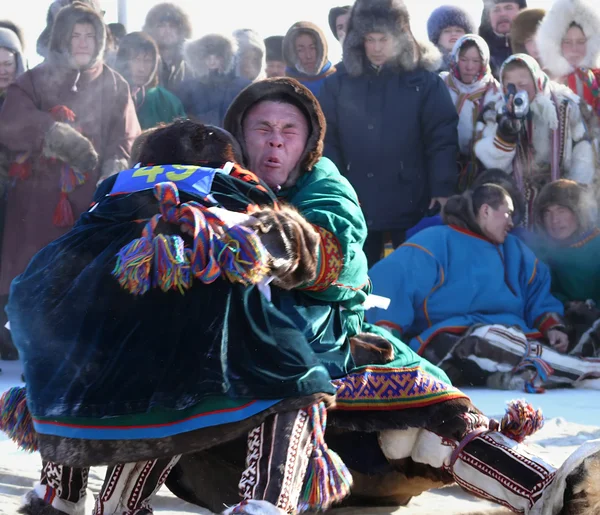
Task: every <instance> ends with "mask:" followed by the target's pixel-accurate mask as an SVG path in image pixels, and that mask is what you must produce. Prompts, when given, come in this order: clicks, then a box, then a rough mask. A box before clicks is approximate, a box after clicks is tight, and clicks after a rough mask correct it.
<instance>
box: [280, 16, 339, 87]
mask: <svg viewBox="0 0 600 515" xmlns="http://www.w3.org/2000/svg"><path fill="white" fill-rule="evenodd" d="M302 34H309V35H310V36H312V37H313V38H314V40H315V43H316V45H317V67H316V73H315V74H314V75H318V74H319V73H321V70H322V69H323V67H324V66H325V65H326V64H327V62H328V57H327V53H328V51H329V49H328V47H327V39H326V38H325V33H324V32H323V31H322V30H321V29H320V28H319V27H318V26H317V25H315V24H314V23H311V22H309V21H299V22H297V23H294V24H293V25H292V26H291V27H290V28H289V30H288V31H287V34H286V35H285V37H284V38H283V59H284V61H285V64H286V65H287V66H288V67H289V68H292V69H294V70H298V71H300V72H302V73H306V72H305V71H304V70H302V69H301V68H300V67H299V62H298V57H297V56H296V48H295V44H296V38H297V37H298V36H300V35H302Z"/></svg>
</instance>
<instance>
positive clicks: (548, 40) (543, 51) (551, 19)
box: [537, 0, 600, 78]
mask: <svg viewBox="0 0 600 515" xmlns="http://www.w3.org/2000/svg"><path fill="white" fill-rule="evenodd" d="M573 22H574V23H577V24H578V25H580V26H581V27H582V28H583V32H584V34H585V35H586V37H587V55H586V56H585V59H584V60H583V62H582V63H581V66H582V67H585V68H592V69H595V68H600V4H599V3H598V2H597V1H595V0H556V2H554V4H553V5H552V7H551V8H550V10H549V11H548V13H547V14H546V16H545V17H544V19H543V20H542V23H541V24H540V27H539V29H538V31H537V44H538V49H539V52H540V57H541V59H542V62H543V63H544V66H545V68H546V69H547V70H548V71H549V72H550V74H551V76H552V77H553V78H561V77H565V76H567V75H570V74H571V73H573V72H574V71H575V69H574V68H573V66H571V65H570V64H569V63H568V62H567V60H566V59H565V58H564V57H563V56H562V50H561V46H562V45H561V42H562V38H563V37H564V35H565V34H566V32H567V30H568V29H569V26H570V25H571V23H573Z"/></svg>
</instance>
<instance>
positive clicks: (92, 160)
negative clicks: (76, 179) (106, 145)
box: [42, 122, 98, 172]
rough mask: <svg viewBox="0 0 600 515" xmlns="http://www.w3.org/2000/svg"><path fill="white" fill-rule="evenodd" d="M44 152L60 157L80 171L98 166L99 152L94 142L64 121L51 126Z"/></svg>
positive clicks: (47, 154)
mask: <svg viewBox="0 0 600 515" xmlns="http://www.w3.org/2000/svg"><path fill="white" fill-rule="evenodd" d="M42 154H43V155H44V156H45V157H54V158H56V159H60V160H61V161H64V162H65V163H67V164H68V165H70V166H72V167H73V168H76V169H77V170H79V171H80V172H90V171H92V170H94V169H95V168H96V166H98V154H97V152H96V150H95V149H94V145H92V142H91V141H90V140H89V139H87V138H86V137H85V136H83V135H82V134H80V133H79V132H78V131H77V130H75V129H73V127H71V126H70V125H68V124H66V123H62V122H56V123H54V124H53V125H52V126H51V127H50V130H49V131H48V133H47V134H46V138H45V140H44V147H43V149H42Z"/></svg>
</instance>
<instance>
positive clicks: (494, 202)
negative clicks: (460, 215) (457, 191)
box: [471, 184, 511, 216]
mask: <svg viewBox="0 0 600 515" xmlns="http://www.w3.org/2000/svg"><path fill="white" fill-rule="evenodd" d="M471 198H472V201H473V214H474V215H475V216H477V214H478V213H479V210H480V209H481V206H483V205H484V204H487V205H488V206H490V207H492V208H493V209H498V208H499V207H500V206H501V205H502V204H503V203H504V202H505V201H506V199H507V198H511V197H510V194H509V193H508V191H506V190H505V189H504V188H503V187H502V186H499V185H498V184H482V185H481V186H478V187H477V188H475V189H474V190H473V194H472V196H471Z"/></svg>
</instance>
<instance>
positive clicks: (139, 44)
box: [114, 32, 160, 88]
mask: <svg viewBox="0 0 600 515" xmlns="http://www.w3.org/2000/svg"><path fill="white" fill-rule="evenodd" d="M139 54H149V55H151V56H152V59H154V66H153V68H152V72H151V73H150V75H149V76H148V82H147V83H146V84H144V86H145V87H147V88H148V87H153V86H156V85H157V84H158V73H157V71H158V61H159V57H160V55H159V52H158V46H157V45H156V42H155V41H154V40H153V39H152V38H151V37H150V36H149V35H148V34H146V33H145V32H130V33H129V34H127V35H126V36H125V37H124V38H123V39H121V43H120V45H119V51H118V52H117V58H116V60H115V64H114V69H115V70H116V71H118V72H119V73H120V74H121V75H122V76H123V77H124V78H125V80H126V81H127V82H128V83H129V85H130V86H131V85H132V81H131V77H130V71H129V62H130V61H131V60H132V59H135V58H136V57H137V56H138V55H139Z"/></svg>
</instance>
